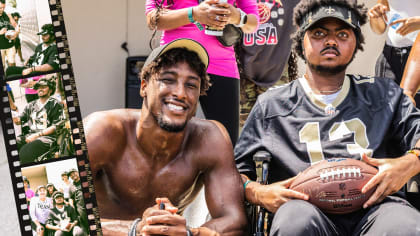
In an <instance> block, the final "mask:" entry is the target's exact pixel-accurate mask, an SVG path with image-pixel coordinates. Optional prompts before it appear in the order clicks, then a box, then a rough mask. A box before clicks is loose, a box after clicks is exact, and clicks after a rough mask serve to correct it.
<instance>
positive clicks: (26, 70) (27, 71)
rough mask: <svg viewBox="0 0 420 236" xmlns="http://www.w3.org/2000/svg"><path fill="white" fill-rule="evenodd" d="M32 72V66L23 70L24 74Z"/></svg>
mask: <svg viewBox="0 0 420 236" xmlns="http://www.w3.org/2000/svg"><path fill="white" fill-rule="evenodd" d="M31 72H32V68H26V69H24V70H23V71H22V75H29V74H30V73H31Z"/></svg>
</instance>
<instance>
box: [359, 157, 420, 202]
mask: <svg viewBox="0 0 420 236" xmlns="http://www.w3.org/2000/svg"><path fill="white" fill-rule="evenodd" d="M362 159H363V161H365V162H366V163H368V164H370V165H372V166H376V167H378V169H379V171H378V173H377V174H376V175H375V176H373V178H372V179H371V180H369V182H367V183H366V185H365V186H363V188H362V193H366V192H367V191H369V190H370V189H372V188H373V187H375V186H377V188H376V190H375V192H374V193H373V194H372V196H371V197H370V198H369V199H368V200H367V201H366V202H365V204H363V208H367V207H369V206H372V205H374V204H377V203H379V202H381V201H383V200H384V199H385V198H386V197H387V196H388V195H390V194H393V193H395V192H397V191H398V190H400V189H401V188H402V187H403V186H404V184H406V183H407V182H408V180H409V179H410V178H411V177H413V176H414V175H416V174H417V173H416V172H417V171H416V170H415V168H416V165H415V164H413V163H414V162H413V161H419V160H417V157H413V154H407V155H405V156H402V157H399V158H384V159H376V158H370V157H368V156H367V155H366V154H363V155H362Z"/></svg>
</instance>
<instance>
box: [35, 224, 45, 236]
mask: <svg viewBox="0 0 420 236" xmlns="http://www.w3.org/2000/svg"><path fill="white" fill-rule="evenodd" d="M43 232H44V227H43V226H42V225H41V224H38V225H37V226H36V234H37V235H43Z"/></svg>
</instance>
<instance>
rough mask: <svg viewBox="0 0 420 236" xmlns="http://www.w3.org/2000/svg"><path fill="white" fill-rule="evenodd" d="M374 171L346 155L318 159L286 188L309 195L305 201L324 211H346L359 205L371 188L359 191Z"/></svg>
mask: <svg viewBox="0 0 420 236" xmlns="http://www.w3.org/2000/svg"><path fill="white" fill-rule="evenodd" d="M377 172H378V170H377V169H376V168H375V167H373V166H371V165H368V164H366V163H365V162H362V161H359V160H355V159H350V158H332V159H327V160H323V161H320V162H318V163H316V164H315V165H313V166H311V167H309V168H307V169H306V170H305V171H303V172H301V173H300V174H299V175H298V176H297V177H296V179H295V180H294V181H293V183H292V184H291V186H290V189H292V190H295V191H298V192H302V193H306V194H308V195H309V202H311V203H312V204H314V205H315V206H317V207H318V208H319V209H321V210H322V211H323V212H325V213H330V214H347V213H350V212H353V211H356V210H358V209H360V208H361V207H362V206H363V203H365V202H366V201H367V200H368V199H369V197H370V196H371V195H372V193H373V192H374V191H375V188H372V189H371V190H369V191H368V192H367V193H365V194H362V192H361V190H362V188H363V186H364V185H365V184H366V183H367V182H368V181H369V180H370V179H371V178H372V177H373V176H374V175H375V174H376V173H377Z"/></svg>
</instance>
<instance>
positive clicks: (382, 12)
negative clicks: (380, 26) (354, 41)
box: [368, 3, 389, 22]
mask: <svg viewBox="0 0 420 236" xmlns="http://www.w3.org/2000/svg"><path fill="white" fill-rule="evenodd" d="M388 11H389V8H388V6H386V5H384V4H382V3H378V4H376V5H375V6H373V7H372V8H371V9H369V12H368V16H369V18H382V19H383V20H384V21H385V22H387V21H388V17H387V16H386V13H387V12H388Z"/></svg>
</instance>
